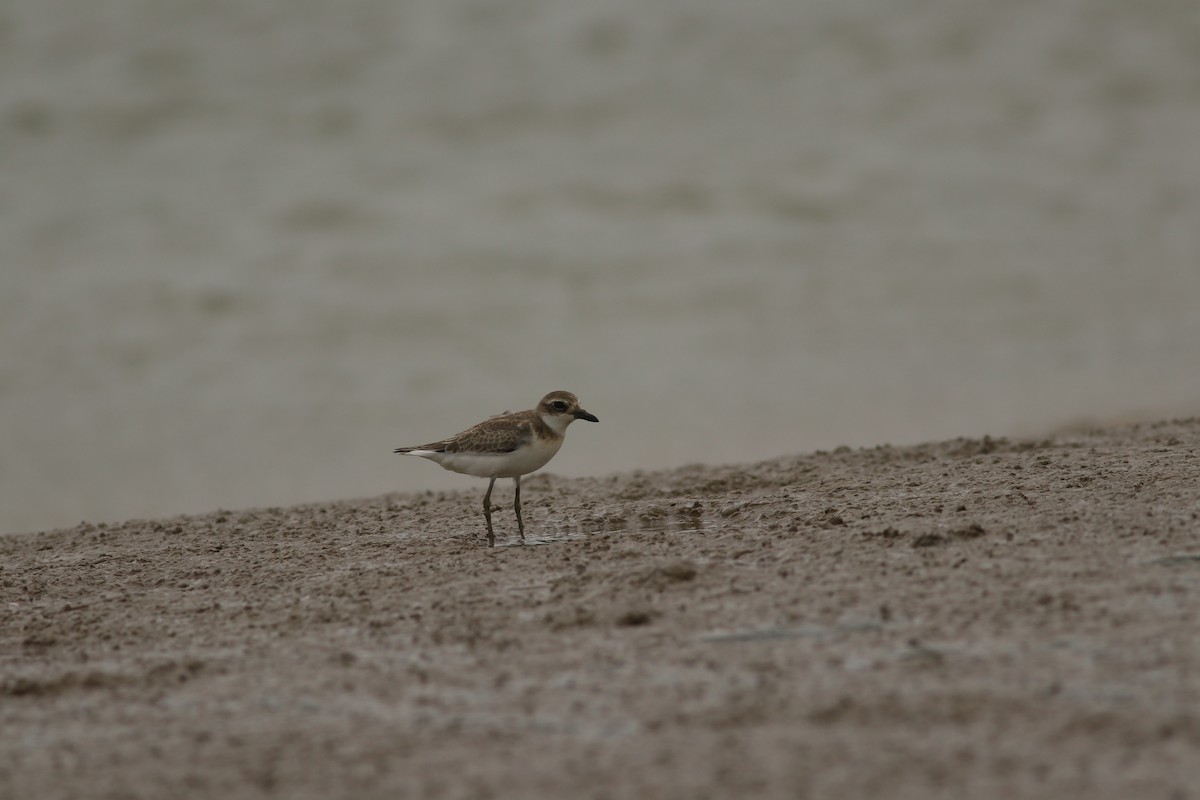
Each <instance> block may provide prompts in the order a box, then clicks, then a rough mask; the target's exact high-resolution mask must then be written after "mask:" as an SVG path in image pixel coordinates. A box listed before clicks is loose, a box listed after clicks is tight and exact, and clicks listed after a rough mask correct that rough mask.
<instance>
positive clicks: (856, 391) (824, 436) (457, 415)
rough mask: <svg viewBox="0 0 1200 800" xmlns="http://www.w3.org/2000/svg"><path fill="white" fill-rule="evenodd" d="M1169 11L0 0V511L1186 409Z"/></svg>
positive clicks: (1189, 156)
mask: <svg viewBox="0 0 1200 800" xmlns="http://www.w3.org/2000/svg"><path fill="white" fill-rule="evenodd" d="M1193 13H1194V12H1193V7H1192V5H1191V4H1189V3H1160V4H1154V5H1153V6H1136V7H1135V6H1132V5H1129V4H1127V3H1123V2H1120V0H1107V1H1104V0H1101V1H1100V2H1095V1H1093V0H1088V1H1087V2H1084V0H1078V1H1077V2H1056V3H1042V4H1028V5H1023V6H1021V7H1020V8H1019V9H1016V10H1010V9H1009V8H1008V7H1007V6H998V5H994V4H992V5H989V4H984V3H972V4H962V3H951V2H947V1H946V0H914V2H906V3H892V2H885V0H862V2H854V3H832V2H826V3H815V4H804V5H803V6H798V5H797V4H795V3H792V2H789V0H757V1H756V2H751V3H742V4H736V5H730V4H725V3H718V2H716V0H705V1H704V2H697V3H689V4H686V5H676V4H654V5H652V6H646V5H645V4H642V3H635V2H633V0H619V2H616V3H607V4H604V5H603V6H596V5H595V4H592V3H584V2H582V1H579V2H565V3H556V4H552V5H543V4H540V3H536V2H512V3H505V4H502V5H497V6H495V7H492V6H485V5H480V4H477V3H474V2H467V1H466V0H447V1H445V2H443V1H441V0H439V2H437V3H408V4H395V3H390V2H382V0H355V1H353V2H349V3H343V4H338V5H337V7H336V10H334V7H333V6H327V5H323V4H319V3H302V4H299V5H297V4H296V3H283V2H278V1H276V0H267V2H261V3H255V4H253V6H252V7H251V6H241V5H230V6H228V7H224V6H222V5H221V4H212V5H203V4H201V5H196V4H188V5H184V6H175V5H170V4H169V5H156V6H155V7H154V9H153V13H146V9H145V8H144V7H143V4H141V3H138V2H134V1H133V0H115V1H114V2H108V3H104V4H94V3H89V2H85V0H63V2H59V3H41V2H35V0H18V2H13V3H9V4H6V5H5V8H4V10H3V11H2V12H0V23H3V24H2V25H0V31H2V32H3V50H2V55H0V67H2V68H3V74H4V76H5V77H4V80H3V81H0V170H2V172H3V175H4V182H3V187H2V188H0V209H2V210H3V213H2V214H0V256H2V261H0V264H2V267H0V436H2V439H3V442H4V450H5V452H4V457H3V459H0V531H16V530H30V529H38V528H45V527H50V526H55V525H68V524H74V523H76V522H78V521H80V520H81V519H88V520H92V521H99V520H114V519H119V518H125V517H130V516H152V515H163V514H173V513H180V512H191V511H202V510H209V509H212V508H214V507H238V506H247V505H275V504H287V503H292V502H297V501H306V500H321V499H327V498H335V497H350V496H365V495H373V494H376V493H381V492H384V491H390V490H396V489H424V488H443V487H463V488H466V487H469V486H471V485H472V484H471V483H470V482H468V481H466V480H465V479H463V478H461V477H460V476H455V475H451V474H449V473H445V472H442V471H440V470H437V469H436V468H434V467H433V465H430V464H424V463H420V462H417V461H415V460H404V459H399V458H397V457H396V456H393V455H392V454H391V450H392V448H394V447H396V446H399V445H404V444H414V443H420V442H423V441H428V440H429V439H431V438H437V437H440V436H445V435H448V434H451V433H453V432H455V431H458V430H460V429H462V428H464V427H466V426H467V425H470V424H472V423H474V422H476V421H478V420H479V419H481V418H483V417H484V416H487V415H488V414H492V413H495V412H498V411H501V410H504V409H506V408H520V407H528V406H530V405H531V404H532V403H534V402H535V401H536V400H537V398H538V397H540V396H541V395H542V394H543V393H545V392H546V391H549V390H551V389H556V388H567V389H570V390H572V391H575V392H576V393H578V394H579V395H580V396H581V398H582V399H583V402H584V405H585V406H586V407H587V408H588V409H589V410H590V411H592V412H593V413H595V414H596V415H597V416H599V418H600V420H601V422H600V424H599V425H588V426H585V425H576V426H574V427H573V428H572V429H571V432H570V435H569V437H568V438H569V439H570V441H569V442H568V443H567V444H566V446H565V447H564V449H563V451H562V452H561V453H560V454H559V455H558V456H557V458H556V459H555V461H554V462H553V463H552V464H551V469H552V470H553V471H555V472H559V473H562V474H567V475H583V474H603V473H606V472H611V471H617V470H627V469H633V468H653V467H660V466H671V465H676V464H682V463H688V462H697V461H706V462H717V463H726V462H737V461H750V460H755V459H759V458H764V457H768V456H773V455H778V454H783V453H789V452H797V451H804V450H811V449H816V448H829V447H833V446H836V445H840V444H848V445H867V444H876V443H880V442H885V441H886V442H892V443H905V442H915V441H920V440H925V439H930V438H938V437H949V436H955V435H960V434H966V435H981V434H984V433H994V434H995V433H1002V434H1017V435H1020V434H1041V433H1043V432H1046V431H1048V430H1053V429H1055V428H1057V427H1060V426H1064V425H1073V424H1078V423H1081V422H1087V421H1099V422H1107V421H1113V420H1121V419H1136V418H1143V417H1156V416H1161V415H1175V414H1180V415H1182V414H1193V413H1197V412H1198V411H1200V370H1197V369H1195V368H1194V364H1195V363H1196V353H1197V352H1200V311H1198V309H1200V266H1198V265H1200V226H1197V225H1196V220H1197V219H1200V195H1198V194H1197V193H1196V192H1195V190H1194V187H1195V186H1197V185H1200V146H1198V145H1197V143H1198V142H1200V84H1198V83H1197V82H1196V78H1195V76H1196V75H1197V74H1200V70H1198V69H1197V68H1198V67H1200V46H1198V44H1197V41H1196V38H1195V34H1194V31H1195V28H1194V26H1193V25H1192V24H1191V22H1192V15H1193Z"/></svg>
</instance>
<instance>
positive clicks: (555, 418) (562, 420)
mask: <svg viewBox="0 0 1200 800" xmlns="http://www.w3.org/2000/svg"><path fill="white" fill-rule="evenodd" d="M541 416H542V422H544V423H546V427H548V428H549V429H550V430H552V431H554V432H555V433H557V434H558V435H559V436H562V435H563V434H564V433H566V431H567V426H568V425H570V424H571V423H572V422H574V421H575V418H574V417H570V416H567V415H565V414H542V415H541Z"/></svg>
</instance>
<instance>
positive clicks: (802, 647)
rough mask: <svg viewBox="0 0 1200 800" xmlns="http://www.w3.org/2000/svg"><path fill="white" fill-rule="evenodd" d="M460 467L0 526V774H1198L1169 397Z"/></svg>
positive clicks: (39, 783)
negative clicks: (1010, 419) (1128, 407)
mask: <svg viewBox="0 0 1200 800" xmlns="http://www.w3.org/2000/svg"><path fill="white" fill-rule="evenodd" d="M463 485H464V489H463V490H462V491H455V492H445V493H423V494H403V493H397V494H391V495H387V496H382V497H375V498H369V499H363V500H352V501H342V502H334V503H325V504H316V505H305V506H297V507H291V508H267V509H257V510H247V511H219V512H216V513H211V514H206V515H201V516H191V517H175V518H170V519H159V520H135V521H130V522H127V523H124V524H120V525H111V526H107V527H105V526H95V525H90V524H81V525H79V526H77V527H75V528H71V529H66V530H56V531H50V532H45V533H39V534H33V535H21V536H9V537H4V538H0V797H4V798H43V799H45V798H67V797H72V798H75V797H106V798H107V797H112V798H118V797H119V798H142V797H144V798H161V797H220V798H223V800H233V799H234V798H252V797H269V796H280V797H290V798H330V797H359V798H372V797H403V796H414V797H415V796H420V797H447V798H456V797H492V796H507V797H523V798H551V797H554V798H560V797H594V798H606V797H659V798H675V797H678V798H684V797H687V798H696V797H733V796H755V797H779V798H784V797H787V798H794V797H822V798H829V797H884V796H886V797H893V798H895V797H900V798H928V797H932V796H945V797H967V796H969V797H973V798H992V797H994V798H1011V797H1056V798H1063V797H1088V798H1129V797H1157V798H1184V797H1189V796H1194V792H1195V791H1196V787H1197V786H1200V622H1198V620H1200V420H1198V419H1191V420H1178V421H1164V422H1161V423H1156V424H1145V425H1137V426H1126V427H1119V428H1110V429H1104V430H1096V431H1081V432H1069V433H1064V434H1061V435H1056V436H1053V437H1051V438H1047V439H1038V440H1009V439H1003V438H997V439H991V438H984V439H957V440H953V441H946V442H940V443H933V444H926V445H920V446H914V447H903V448H896V447H886V446H882V447H876V448H869V449H862V450H839V451H835V452H818V453H813V454H806V455H799V456H795V457H788V458H781V459H775V460H771V461H766V462H762V463H756V464H747V465H730V466H687V467H682V468H679V469H674V470H669V471H661V472H630V473H626V474H619V475H613V476H607V477H598V478H591V479H571V480H567V479H563V478H558V477H555V476H552V475H542V476H535V477H531V478H529V479H528V480H527V481H526V482H525V483H524V484H523V488H524V489H525V491H524V492H523V501H524V513H525V519H526V526H527V530H528V533H529V539H528V540H527V541H526V542H525V544H524V545H521V544H520V543H519V542H518V541H517V540H516V538H515V537H516V527H515V523H514V521H513V519H512V514H511V511H509V512H507V513H506V512H503V511H502V512H498V513H497V514H496V515H495V521H496V526H497V537H498V544H500V545H505V546H497V547H496V548H494V549H489V548H487V547H486V546H484V543H483V535H482V534H483V520H482V515H481V513H480V508H479V505H480V502H481V498H482V493H483V489H484V486H485V484H484V483H482V482H472V481H469V480H466V479H464V484H463ZM497 495H498V497H497V498H496V499H497V502H498V503H499V504H500V505H502V506H503V505H504V503H505V499H506V495H505V494H502V493H501V492H500V485H499V484H498V486H497Z"/></svg>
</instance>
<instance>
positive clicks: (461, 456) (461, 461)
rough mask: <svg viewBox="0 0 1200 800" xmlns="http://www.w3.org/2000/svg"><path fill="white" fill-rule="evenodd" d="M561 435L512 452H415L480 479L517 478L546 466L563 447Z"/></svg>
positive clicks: (455, 470)
mask: <svg viewBox="0 0 1200 800" xmlns="http://www.w3.org/2000/svg"><path fill="white" fill-rule="evenodd" d="M562 443H563V438H562V437H561V436H559V437H556V438H554V439H537V438H535V439H534V440H533V441H532V442H530V443H529V444H527V445H525V446H524V447H520V448H518V449H516V450H514V451H513V452H511V453H496V454H493V453H430V452H422V451H417V452H414V453H413V454H412V455H414V456H418V455H419V456H424V457H425V458H428V459H429V460H430V461H436V462H437V463H438V464H440V465H441V466H442V467H443V468H444V469H448V470H450V471H451V472H461V473H463V474H464V475H475V476H477V477H480V478H515V477H517V476H518V475H528V474H529V473H530V472H533V471H535V470H539V469H541V468H542V467H544V466H546V462H548V461H549V460H550V459H552V458H554V454H555V453H557V452H558V448H560V447H562Z"/></svg>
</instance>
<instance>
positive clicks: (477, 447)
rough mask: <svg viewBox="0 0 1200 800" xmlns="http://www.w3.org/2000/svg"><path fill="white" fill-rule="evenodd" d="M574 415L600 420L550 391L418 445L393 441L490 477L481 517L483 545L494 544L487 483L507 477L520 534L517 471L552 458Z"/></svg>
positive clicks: (571, 398) (446, 465) (409, 452)
mask: <svg viewBox="0 0 1200 800" xmlns="http://www.w3.org/2000/svg"><path fill="white" fill-rule="evenodd" d="M577 419H586V420H587V421H588V422H599V421H600V420H598V419H596V417H595V415H593V414H589V413H588V412H586V411H584V410H583V409H582V408H580V407H579V398H578V397H576V396H575V395H573V394H571V393H570V392H551V393H550V394H548V395H546V396H545V397H543V398H542V401H541V402H540V403H538V404H537V408H531V409H530V410H528V411H516V412H505V413H503V414H498V415H496V416H494V417H492V418H490V419H487V420H484V421H483V422H481V423H479V424H478V425H476V426H474V427H472V428H467V429H466V430H465V431H463V432H462V433H460V434H457V435H455V436H451V437H450V438H449V439H442V440H441V441H440V442H433V443H432V444H423V445H421V446H419V447H397V448H396V449H395V451H394V452H396V453H401V454H403V455H406V456H421V458H428V459H429V460H430V461H434V462H437V463H438V464H440V465H441V466H442V468H443V469H448V470H450V471H451V472H461V473H463V474H464V475H475V476H476V477H479V478H490V479H491V480H490V482H489V483H488V488H487V494H485V495H484V496H483V518H484V519H485V520H487V538H488V546H489V547H494V546H495V544H496V535H495V534H494V533H493V532H492V511H493V510H494V508H493V506H492V487H493V486H495V485H496V478H512V479H513V484H514V485H515V486H516V494H515V497H514V499H513V508H514V509H515V510H516V512H517V530H519V531H520V532H521V538H522V539H524V538H525V523H524V522H522V520H521V476H522V475H528V474H529V473H531V472H534V471H535V470H539V469H541V468H542V467H544V466H545V465H546V462H547V461H549V460H550V459H552V458H554V454H555V453H557V452H558V448H560V447H562V443H563V435H564V434H565V433H566V432H567V426H568V425H570V424H571V423H572V422H574V421H575V420H577Z"/></svg>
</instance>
